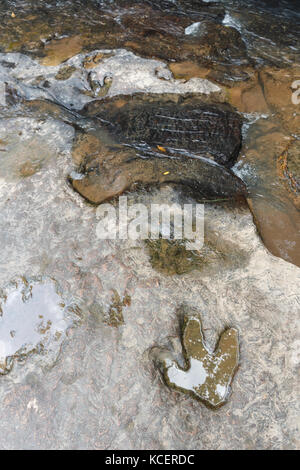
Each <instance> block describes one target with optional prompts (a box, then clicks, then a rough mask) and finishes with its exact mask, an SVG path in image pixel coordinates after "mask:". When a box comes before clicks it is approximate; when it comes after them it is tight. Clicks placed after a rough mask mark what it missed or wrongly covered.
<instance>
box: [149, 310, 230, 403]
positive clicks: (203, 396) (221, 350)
mask: <svg viewBox="0 0 300 470" xmlns="http://www.w3.org/2000/svg"><path fill="white" fill-rule="evenodd" d="M182 344H183V352H184V356H185V359H186V367H185V368H181V367H180V366H179V365H178V363H177V362H176V361H175V360H174V359H173V357H172V355H171V353H170V352H167V351H166V350H162V349H159V348H155V351H154V350H153V357H154V358H155V359H156V362H157V363H158V364H159V365H160V367H161V370H162V373H163V376H164V379H165V382H166V384H167V385H168V386H169V387H172V388H174V389H176V390H178V391H181V392H183V393H187V394H189V395H191V396H192V397H193V398H196V399H198V400H201V401H203V402H204V404H205V405H207V406H209V407H213V408H217V407H219V406H222V405H224V403H225V402H226V400H227V398H228V396H229V392H230V384H231V382H232V380H233V376H234V374H235V371H236V369H237V367H238V363H239V343H238V332H237V330H236V329H235V328H230V329H227V330H225V331H224V332H223V333H222V335H221V336H220V340H219V343H218V346H217V348H216V350H215V352H214V353H212V352H210V351H209V350H208V348H207V346H206V344H205V342H204V338H203V333H202V328H201V321H200V318H199V317H198V316H196V315H193V316H190V315H185V316H184V325H183V335H182Z"/></svg>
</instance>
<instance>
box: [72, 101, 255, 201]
mask: <svg viewBox="0 0 300 470" xmlns="http://www.w3.org/2000/svg"><path fill="white" fill-rule="evenodd" d="M85 114H87V115H91V116H93V117H94V118H96V119H98V122H99V123H100V124H102V127H103V128H104V130H109V131H110V135H111V137H109V136H107V137H106V140H107V141H109V139H111V141H112V142H113V138H115V139H117V143H119V144H122V147H120V146H118V145H113V144H112V143H111V144H110V146H109V145H106V146H105V145H103V138H102V143H101V139H100V141H99V140H98V142H97V138H96V137H95V136H93V135H86V136H83V135H78V136H77V143H76V142H75V146H74V150H73V155H74V157H73V158H74V160H75V161H80V160H81V162H82V164H81V167H80V173H79V174H77V175H75V176H74V177H72V175H71V182H72V185H73V187H74V189H76V191H78V192H79V193H80V194H82V195H83V196H84V197H85V198H86V199H88V200H89V201H90V202H93V203H96V204H99V203H101V202H103V201H105V200H106V199H110V198H112V197H114V196H116V195H118V194H121V193H123V192H124V191H125V190H129V189H134V187H138V186H144V187H145V186H149V185H155V184H156V185H157V184H162V183H178V184H181V185H185V186H188V187H191V188H192V190H193V191H194V192H195V194H196V195H197V196H198V197H199V198H204V199H215V198H232V197H239V196H242V195H244V194H246V188H245V187H244V185H243V183H242V181H240V180H239V179H238V178H237V177H236V176H235V175H234V174H233V173H231V172H230V171H229V170H227V169H226V168H225V167H222V166H221V165H220V164H222V165H224V166H227V167H228V166H231V165H232V164H233V162H234V161H235V160H236V158H237V155H238V152H239V149H240V146H241V119H240V117H239V115H238V114H237V113H234V112H233V111H232V110H231V109H230V107H226V106H222V105H219V106H217V105H203V104H202V105H201V104H200V105H198V106H197V107H193V106H191V105H186V106H185V105H184V104H183V105H181V106H176V105H174V104H173V105H172V104H166V105H164V106H162V105H159V103H158V102H156V103H151V102H150V103H147V102H146V101H144V102H141V103H140V104H139V103H136V104H134V100H130V101H129V102H127V103H126V101H121V102H118V101H116V102H115V106H113V105H112V103H110V102H109V101H108V102H106V103H105V104H103V105H101V103H100V104H99V103H97V102H96V103H91V105H89V106H88V108H87V110H86V111H85ZM128 146H129V147H132V148H133V149H129V150H127V149H126V147H128ZM81 151H82V155H81V158H80V156H79V154H80V152H81Z"/></svg>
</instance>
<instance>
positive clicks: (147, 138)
mask: <svg viewBox="0 0 300 470" xmlns="http://www.w3.org/2000/svg"><path fill="white" fill-rule="evenodd" d="M96 117H98V118H100V119H102V120H103V122H107V121H108V122H110V125H109V126H108V128H109V129H110V130H111V131H112V132H113V133H115V134H117V135H118V134H119V140H120V141H121V142H122V143H127V144H131V145H132V146H133V147H136V148H137V149H141V150H140V151H141V152H143V150H142V147H143V145H144V144H146V145H147V146H148V147H150V149H151V147H154V148H155V147H156V148H158V147H163V148H164V149H165V152H164V153H167V154H168V153H169V154H170V156H172V155H174V156H176V155H178V154H180V151H182V152H183V153H185V154H186V155H188V154H189V155H190V156H195V157H196V156H202V157H205V158H210V159H211V160H213V161H215V162H217V163H219V164H221V165H224V166H226V167H231V166H232V165H233V164H234V163H235V161H236V159H237V157H238V154H239V151H240V148H241V144H242V142H241V139H242V136H241V118H240V116H239V115H238V114H237V113H235V112H234V110H233V109H230V107H229V106H228V107H226V106H222V105H218V106H216V105H208V104H206V105H202V106H201V104H199V105H197V106H191V105H187V106H184V105H182V106H174V105H172V104H166V105H164V106H162V105H159V104H158V103H157V104H153V103H149V104H147V103H146V102H144V103H143V104H140V105H134V104H132V102H129V103H128V104H124V106H122V107H120V108H118V109H116V110H115V109H114V108H113V107H111V109H105V111H103V112H102V114H101V112H100V113H99V114H98V115H96ZM150 149H149V150H150ZM146 152H147V148H145V153H146ZM150 153H151V152H150Z"/></svg>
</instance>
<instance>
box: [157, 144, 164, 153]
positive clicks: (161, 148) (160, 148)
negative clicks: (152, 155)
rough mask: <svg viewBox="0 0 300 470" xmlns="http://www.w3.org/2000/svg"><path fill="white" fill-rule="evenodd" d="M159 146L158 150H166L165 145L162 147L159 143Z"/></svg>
mask: <svg viewBox="0 0 300 470" xmlns="http://www.w3.org/2000/svg"><path fill="white" fill-rule="evenodd" d="M157 148H158V150H160V151H161V152H166V149H165V147H161V146H160V145H158V146H157Z"/></svg>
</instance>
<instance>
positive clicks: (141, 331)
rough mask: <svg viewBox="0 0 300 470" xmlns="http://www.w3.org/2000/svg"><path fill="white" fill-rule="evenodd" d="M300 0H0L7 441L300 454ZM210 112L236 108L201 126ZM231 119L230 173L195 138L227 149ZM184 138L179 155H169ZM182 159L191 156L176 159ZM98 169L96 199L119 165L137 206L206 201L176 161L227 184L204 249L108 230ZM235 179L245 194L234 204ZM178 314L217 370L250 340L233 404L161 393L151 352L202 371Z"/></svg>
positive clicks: (0, 276) (238, 358) (0, 382)
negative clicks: (195, 329) (190, 324)
mask: <svg viewBox="0 0 300 470" xmlns="http://www.w3.org/2000/svg"><path fill="white" fill-rule="evenodd" d="M298 3H299V2H292V1H288V0H282V1H280V2H277V1H271V2H267V1H255V0H252V1H244V0H239V1H238V0H222V1H219V2H215V1H214V2H208V1H200V0H199V1H198V0H197V1H183V0H161V1H154V0H153V1H151V0H141V1H134V0H116V1H114V0H103V1H102V0H86V1H82V0H75V1H68V0H66V1H54V0H51V1H40V0H38V1H29V0H18V1H11V0H0V18H1V20H2V21H1V22H0V398H1V403H2V406H1V410H0V447H1V448H26V449H32V448H33V449H37V448H67V449H69V448H74V449H78V448H85V449H86V448H93V449H95V448H97V449H108V448H109V449H123V448H124V449H147V448H149V449H151V448H152V449H154V448H160V449H193V448H197V449H211V448H213V449H218V448H227V449H231V448H243V449H246V448H247V449H249V448H272V449H275V448H293V449H294V448H297V447H298V446H299V441H298V434H297V433H298V431H297V429H298V428H297V426H298V422H299V396H298V395H299V394H298V388H299V381H298V379H297V371H298V368H299V345H300V338H299V321H298V318H299V306H300V297H299V292H300V289H299V287H300V274H299V266H300V258H299V256H300V238H299V237H300V235H299V233H300V216H299V210H300V202H299V201H300V193H299V191H300V173H299V168H300V167H299V106H300V104H297V102H298V101H297V96H298V95H297V87H298V88H299V84H297V83H296V82H297V81H299V80H300V65H299V21H300V8H299V4H298ZM293 92H294V95H293ZM293 96H294V98H293ZM135 103H137V105H136V106H135ZM128 108H129V109H132V110H133V111H134V112H133V111H132V115H130V116H131V118H130V119H131V120H130V121H128V123H127V122H126V110H127V109H128ZM195 108H199V109H202V110H204V113H205V112H207V110H211V109H218V110H219V113H221V111H220V110H226V113H227V114H226V113H225V112H224V113H223V111H222V113H223V114H222V116H223V118H222V119H221V121H222V122H218V123H217V122H215V123H212V122H211V121H210V124H209V126H207V124H205V119H203V116H202V117H201V115H200V117H197V119H200V120H199V122H200V121H201V119H202V121H203V122H204V124H201V123H200V124H199V122H198V121H197V123H196V124H195V119H194V121H193V122H192V119H191V113H194V112H195ZM157 109H162V110H163V111H164V110H167V116H166V115H163V118H164V119H169V121H170V120H171V119H173V120H175V121H176V125H173V123H172V126H171V127H168V125H169V124H168V125H166V122H165V120H164V119H162V120H158V124H157V123H156V124H157V125H159V126H161V129H155V135H154V137H155V138H154V137H153V135H151V136H150V137H151V139H150V140H149V139H148V140H147V138H146V136H148V137H149V135H150V134H151V133H149V132H148V130H149V129H147V131H146V130H145V132H144V130H143V126H145V125H148V124H147V123H148V122H149V120H148V114H149V115H150V116H152V114H153V113H152V110H157ZM149 110H151V113H152V114H151V113H150V111H149ZM184 110H187V111H184ZM191 110H192V111H191ZM155 112H156V111H155ZM147 113H148V114H147ZM231 113H233V114H231ZM129 114H130V113H129ZM227 115H230V116H235V117H234V118H232V122H235V123H238V124H237V128H238V129H240V125H241V124H242V128H241V129H242V143H241V145H240V140H239V138H240V135H239V132H240V130H239V131H238V132H237V131H236V129H235V128H234V125H233V124H231V123H230V122H229V123H228V122H227V121H228V119H227V117H226V116H227ZM112 116H113V118H112ZM124 116H125V118H124ZM132 116H133V117H132ZM146 117H147V119H146ZM124 119H125V121H124ZM134 119H135V120H134ZM149 119H150V118H149ZM107 121H109V122H107ZM150 121H151V119H150ZM225 121H226V123H225ZM116 122H121V124H122V126H123V127H122V131H124V128H125V130H126V129H127V130H126V132H127V131H128V129H130V132H129V131H128V132H127V134H128V136H129V137H130V139H131V141H130V146H128V142H127V141H126V142H125V141H122V138H120V135H119V132H114V130H117V131H118V129H116V128H115V129H113V131H112V132H111V126H114V125H115V123H116ZM145 122H146V124H145ZM181 122H185V124H184V126H181ZM132 123H133V124H132ZM127 124H128V126H127ZM129 124H130V125H129ZM231 125H232V128H231V127H230V126H231ZM195 126H196V127H195ZM201 126H203V127H201ZM220 126H221V127H220ZM222 126H224V127H222ZM226 126H227V127H226ZM228 128H229V129H230V132H229V134H230V135H231V133H232V135H234V139H236V140H235V141H234V142H235V151H234V155H232V154H230V156H229V163H230V164H229V165H227V166H231V167H232V168H231V169H228V168H226V169H225V168H223V167H222V165H221V166H215V167H213V164H212V163H211V160H210V159H211V155H209V156H207V155H206V154H205V155H204V158H205V162H204V163H205V164H204V163H202V165H203V166H201V164H200V163H199V160H198V161H195V157H199V155H197V150H199V149H197V148H196V147H195V142H196V140H195V141H193V143H192V142H189V141H188V142H187V139H190V138H191V136H192V135H193V133H197V138H198V137H199V130H200V133H201V132H202V133H203V134H205V136H206V140H205V142H208V144H207V145H208V147H209V146H210V149H211V148H213V149H217V153H218V155H219V154H221V153H222V152H224V154H226V152H227V150H228V149H227V147H226V149H225V143H224V145H221V144H220V136H223V137H224V135H225V136H226V135H227V131H228ZM170 129H171V131H174V130H175V131H176V133H177V134H176V139H177V140H176V145H177V146H178V142H179V141H180V145H181V146H180V145H179V147H180V148H179V149H178V148H176V149H175V150H176V151H174V149H171V154H170V155H167V154H168V152H170V149H169V148H168V146H167V145H165V143H166V142H164V141H161V136H162V135H163V136H164V135H166V133H167V134H168V135H169V133H170ZM222 129H223V130H222ZM224 129H225V130H224ZM187 130H188V132H187ZM132 133H133V134H134V135H133V134H132ZM180 133H182V135H181V134H180ZM128 136H127V137H128ZM150 137H149V138H150ZM171 137H172V135H171ZM223 137H222V138H223ZM214 139H216V140H218V142H214ZM132 142H133V145H131V144H132ZM185 142H186V144H185ZM183 147H184V149H183ZM223 147H224V148H223ZM179 150H180V152H181V153H180V158H181V160H182V159H184V157H185V156H186V158H191V157H193V158H194V160H193V161H192V160H187V162H188V163H182V166H181V167H180V165H181V163H180V159H179V160H178V159H177V160H176V158H177V156H178V155H177V153H176V152H178V151H179ZM238 150H239V155H238V157H237V154H238ZM134 152H138V153H139V155H138V157H139V158H138V159H137V158H136V154H135V153H134ZM172 152H173V153H172ZM184 152H185V153H184ZM205 152H207V153H209V152H208V150H207V149H206V148H205V149H202V148H201V156H200V157H201V158H203V153H205ZM145 153H146V155H145ZM191 153H192V154H193V155H191ZM149 155H150V156H151V158H152V157H153V161H154V166H153V167H152V166H151V178H152V179H151V181H150V182H151V186H150V187H148V186H147V187H146V186H145V187H144V186H142V187H140V186H137V185H136V183H137V182H141V181H142V182H147V183H149V179H150V176H149V174H150V172H149V174H147V172H146V171H145V168H146V164H147V165H149V164H150V163H149V162H150V158H148V159H145V157H149ZM140 157H142V158H140ZM175 157H176V158H175ZM207 157H208V160H209V162H207ZM236 157H237V161H236V162H235V164H234V166H232V165H233V163H234V160H235V158H236ZM114 158H115V160H114ZM143 158H144V160H143ZM168 158H170V160H168ZM156 161H159V162H160V163H159V164H157V165H156V164H155V162H156ZM217 161H218V160H217ZM99 162H100V163H101V165H102V163H103V162H104V166H103V167H102V168H105V170H106V173H104V181H105V184H104V183H103V187H104V189H103V188H101V191H100V192H101V198H102V199H101V201H102V200H106V199H107V198H111V197H112V196H116V195H118V194H119V193H120V192H121V191H123V190H125V189H128V185H126V184H124V181H123V180H122V178H121V179H117V178H116V179H113V178H112V173H113V176H114V177H115V174H116V175H117V177H118V175H119V173H118V171H119V170H120V168H121V164H122V165H123V164H124V162H125V163H126V164H128V165H129V163H130V165H132V166H130V171H128V174H130V177H132V175H133V174H134V175H135V178H133V179H134V181H133V183H134V184H133V185H131V186H130V190H131V191H130V193H126V195H127V196H128V205H129V206H131V205H132V204H135V203H142V204H144V205H145V206H146V207H148V208H149V207H150V205H151V204H153V203H156V204H161V203H177V204H183V203H194V202H195V201H196V200H198V201H202V202H203V198H201V197H200V196H201V194H200V193H201V191H200V190H199V188H198V189H197V191H198V194H197V191H196V194H195V191H192V192H191V191H186V188H184V187H182V185H181V186H180V187H179V186H176V185H172V184H170V183H173V182H174V179H172V178H171V177H168V178H161V177H160V176H159V175H160V174H161V173H162V172H163V174H164V175H168V174H169V173H170V171H171V170H172V169H173V168H176V171H178V172H179V173H180V174H179V178H176V179H175V182H176V181H178V180H179V181H180V182H181V183H184V179H185V178H186V180H187V179H190V178H191V175H192V176H193V179H194V180H195V179H198V182H199V181H200V183H201V185H202V186H203V185H204V184H205V182H206V181H207V182H209V187H210V188H211V185H212V184H213V185H214V189H215V192H213V195H214V197H213V198H209V199H212V200H211V202H210V203H206V204H205V244H204V247H203V249H202V250H200V251H199V250H198V251H197V250H194V251H189V250H188V249H187V247H186V246H185V243H184V241H183V242H182V243H178V244H176V242H174V241H167V240H158V241H154V242H153V241H148V240H147V241H146V242H144V241H132V240H118V239H116V240H101V239H99V237H98V236H97V224H98V222H99V213H98V212H97V206H95V205H93V204H90V203H89V202H88V200H90V201H94V200H93V196H91V197H87V196H86V198H84V197H82V195H81V194H83V195H84V196H85V192H84V191H86V194H89V195H94V194H96V193H97V191H98V189H99V186H97V187H96V189H95V187H93V184H94V181H95V180H93V177H94V176H93V175H94V173H95V175H96V178H98V177H99V171H98V170H99V167H97V165H99ZM128 162H129V163H128ZM136 162H138V163H136ZM171 162H172V163H171ZM178 162H179V163H178ZM189 162H192V163H189ZM221 163H222V162H221ZM95 165H96V166H95ZM112 165H114V166H112ZM118 165H119V166H118ZM155 165H156V166H155ZM168 165H169V166H168ZM199 165H200V166H199ZM128 167H129V166H128ZM199 168H200V170H201V168H202V170H201V171H202V173H201V175H200V176H199V177H197V171H200V170H199ZM210 168H211V171H209V170H210ZM112 169H113V171H112ZM84 171H85V172H86V173H83V172H84ZM93 172H94V173H93ZM156 173H157V174H156ZM158 173H159V175H158ZM100 174H101V173H100ZM136 175H138V176H139V178H137V177H136ZM140 175H143V178H141V177H140ZM218 175H221V176H218ZM224 175H226V178H227V183H228V184H229V185H230V184H231V179H232V181H233V183H232V186H230V191H229V193H230V195H232V187H235V186H234V185H235V184H236V185H238V188H239V189H241V188H242V189H243V191H242V193H243V194H244V196H245V198H244V199H242V200H241V199H240V198H237V199H234V200H229V198H228V194H227V193H226V195H225V196H226V197H221V195H220V187H221V186H222V185H221V181H222V177H224ZM101 176H103V174H102V175H101ZM123 176H124V175H123ZM127 176H128V175H127ZM177 176H178V175H177ZM85 177H87V178H86V180H85V179H84V178H85ZM237 177H239V178H240V179H238V178H237ZM241 180H242V181H241ZM74 181H75V184H74ZM86 181H87V182H86ZM96 181H97V184H98V183H99V179H96ZM228 181H229V182H228ZM161 182H164V183H168V184H165V185H164V186H157V183H161ZM71 183H72V184H73V186H74V187H75V188H76V189H77V191H78V192H75V191H74V189H73V186H72V184H71ZM152 183H153V184H152ZM82 185H85V186H84V187H85V189H84V191H83V190H81V189H80V188H82ZM105 185H106V186H105ZM244 188H246V190H247V191H244ZM210 191H211V189H210ZM211 192H212V191H211ZM233 193H234V191H233ZM103 194H104V196H103ZM223 196H224V195H223ZM216 199H217V200H216ZM224 199H225V200H224ZM94 202H99V200H96V199H95V201H94ZM110 202H112V204H113V206H114V207H117V203H118V200H117V198H115V199H113V200H112V201H110ZM182 305H183V307H182ZM179 307H180V308H183V310H189V309H190V308H192V309H193V311H194V312H196V315H197V318H199V316H200V317H201V324H202V329H203V332H204V337H205V357H206V354H207V355H208V356H209V358H210V359H211V360H212V363H213V364H215V363H214V362H213V361H215V360H216V359H215V357H216V356H214V355H213V354H212V352H211V351H212V346H213V345H214V344H216V342H217V340H218V338H219V337H220V335H221V333H222V332H223V331H224V330H225V331H233V332H234V334H237V333H238V337H239V340H240V345H239V346H238V345H237V344H235V350H234V353H235V355H234V357H235V360H234V361H233V362H234V363H233V367H232V370H234V372H235V371H236V366H237V363H238V362H239V369H238V371H237V373H236V374H235V377H234V380H233V382H232V384H231V386H232V394H231V395H230V397H229V394H228V391H229V383H230V381H231V380H232V378H233V375H234V373H233V372H232V374H230V376H229V378H227V379H228V380H225V382H224V384H223V382H222V384H223V385H220V384H221V382H220V380H219V379H220V377H219V378H218V380H215V381H214V380H213V379H212V383H211V384H210V386H209V390H210V391H211V390H213V391H214V392H213V393H215V391H217V392H218V390H219V391H220V393H219V395H218V394H217V395H216V396H218V397H219V398H220V397H221V398H222V400H221V401H222V403H223V402H224V401H225V395H226V400H227V399H228V402H227V403H226V405H225V406H224V407H222V408H218V409H216V410H215V411H212V410H211V409H208V408H206V407H205V406H203V405H202V404H201V403H199V402H197V401H194V400H193V398H192V397H190V396H189V395H184V394H182V393H179V392H178V388H179V389H180V384H179V386H178V384H177V387H176V386H175V390H170V389H169V388H168V387H166V384H165V382H167V383H168V380H169V382H170V377H169V379H168V378H167V379H166V374H165V377H164V378H165V381H164V380H163V376H162V375H161V374H160V372H159V370H158V369H159V368H157V367H156V365H155V361H153V357H152V355H151V351H153V347H157V348H163V349H164V350H168V351H170V350H172V351H173V352H174V358H175V359H176V366H174V367H175V369H176V373H178V372H180V374H182V375H183V376H184V378H185V379H184V380H186V377H187V376H188V378H189V380H190V379H191V373H190V375H188V371H187V369H186V364H185V363H184V359H187V358H186V357H184V352H185V351H184V350H183V351H182V345H181V343H180V339H179V338H180V336H181V334H182V329H181V327H180V321H179V320H180V313H179V310H178V309H179ZM199 321H200V320H199ZM230 328H232V329H230ZM183 346H184V344H183ZM238 348H239V351H238ZM182 353H183V355H182ZM191 357H193V356H192V355H191ZM224 357H225V356H224ZM194 359H195V358H194ZM196 359H197V358H196ZM196 359H195V360H196ZM200 359H201V360H202V359H203V358H202V357H201V358H200ZM197 360H198V362H199V358H198V359H197ZM178 364H179V365H178ZM199 364H200V366H201V367H202V365H201V364H202V363H201V362H199ZM199 364H198V363H197V364H196V365H197V367H198V368H199ZM197 367H196V369H197ZM197 370H198V369H197ZM186 374H187V375H186ZM177 375H178V374H177ZM196 375H198V376H199V374H198V373H197V374H196ZM200 375H201V374H200ZM212 377H213V374H212ZM173 378H174V377H173ZM197 380H198V378H195V381H196V382H197ZM192 381H193V384H194V376H193V377H192ZM171 382H172V381H171ZM173 382H174V383H175V385H176V383H177V382H176V380H175V379H174V380H173ZM173 382H172V383H173ZM196 382H195V383H196ZM169 385H170V383H169ZM196 385H199V381H198V383H197V384H196ZM202 385H203V384H202ZM222 386H224V387H225V388H226V393H225V392H224V390H225V389H222V390H221V389H220V387H222ZM193 387H194V385H193ZM218 387H219V388H218ZM171 388H172V386H171ZM181 388H182V387H181ZM187 388H188V387H187ZM194 388H195V387H194ZM176 389H177V391H176ZM199 390H200V389H199ZM199 390H198V391H199ZM196 391H197V390H196ZM200 391H201V393H202V395H201V393H200V392H199V394H200V395H201V396H202V398H203V393H207V391H206V390H205V391H203V390H202V389H201V390H200ZM221 392H222V393H221ZM197 393H198V392H197ZM197 393H196V394H197ZM204 401H205V400H204ZM212 401H213V400H212ZM215 401H216V400H215ZM218 403H219V402H218Z"/></svg>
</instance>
